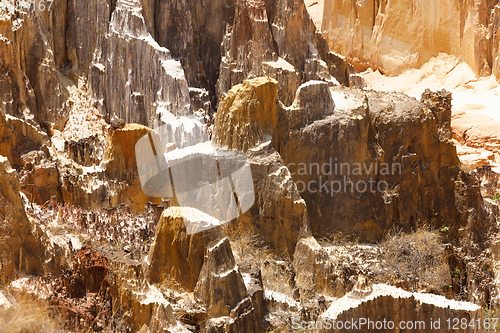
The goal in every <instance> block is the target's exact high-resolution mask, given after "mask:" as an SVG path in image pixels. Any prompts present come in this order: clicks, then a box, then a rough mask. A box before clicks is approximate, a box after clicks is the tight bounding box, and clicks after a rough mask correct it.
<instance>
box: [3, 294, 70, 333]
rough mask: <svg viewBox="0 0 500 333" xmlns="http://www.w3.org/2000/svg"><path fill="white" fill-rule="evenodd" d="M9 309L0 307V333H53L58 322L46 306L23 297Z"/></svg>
mask: <svg viewBox="0 0 500 333" xmlns="http://www.w3.org/2000/svg"><path fill="white" fill-rule="evenodd" d="M12 303H13V305H12V306H11V307H9V308H2V307H0V323H2V324H1V325H0V333H18V332H19V333H21V332H22V333H38V332H55V331H56V330H57V329H58V328H60V320H59V319H58V318H57V317H56V315H54V311H52V310H51V308H50V307H49V306H47V305H46V304H43V303H40V302H38V301H34V300H32V299H29V298H27V297H23V298H21V299H19V300H18V301H15V300H14V301H13V302H12Z"/></svg>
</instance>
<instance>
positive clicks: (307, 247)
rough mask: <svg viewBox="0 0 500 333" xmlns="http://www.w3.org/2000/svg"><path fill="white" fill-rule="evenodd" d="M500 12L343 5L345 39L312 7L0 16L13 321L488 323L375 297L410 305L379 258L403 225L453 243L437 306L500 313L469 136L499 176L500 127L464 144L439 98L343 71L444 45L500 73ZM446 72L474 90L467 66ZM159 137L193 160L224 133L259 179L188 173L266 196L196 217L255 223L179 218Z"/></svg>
mask: <svg viewBox="0 0 500 333" xmlns="http://www.w3.org/2000/svg"><path fill="white" fill-rule="evenodd" d="M494 2H495V1H485V0H468V1H465V2H460V3H458V2H457V1H455V0H449V1H448V2H447V1H444V3H439V4H437V3H436V4H430V5H428V4H426V3H424V2H422V1H420V2H417V3H413V6H414V10H413V11H410V13H412V14H411V15H410V14H408V13H407V12H408V11H407V10H406V7H405V5H406V2H404V1H402V0H397V1H391V2H387V1H371V0H367V1H357V2H356V3H355V4H354V3H350V2H347V1H343V2H342V1H337V0H331V1H327V2H326V5H325V8H326V12H325V18H324V27H326V28H325V29H326V30H327V31H326V36H327V39H325V37H324V36H323V35H322V33H320V32H318V31H317V29H316V28H315V25H314V23H313V20H311V18H310V15H309V13H308V11H307V8H306V5H305V3H304V1H303V0H275V1H271V0H214V1H196V0H175V1H163V0H116V1H114V0H113V1H109V0H96V1H91V2H85V1H82V0H61V1H59V2H57V3H54V4H53V10H51V11H49V10H41V8H40V7H38V8H37V9H36V10H33V9H32V8H31V9H28V8H17V9H16V8H13V7H8V8H6V9H3V8H0V155H1V156H4V157H0V183H1V185H2V186H1V188H0V238H2V242H0V266H1V267H2V269H1V271H2V274H1V276H0V283H1V284H2V285H1V286H0V287H2V293H0V304H6V305H4V306H2V305H0V318H4V316H5V315H6V314H5V313H3V311H4V309H3V308H4V307H8V306H9V304H10V303H12V306H13V307H16V306H17V305H16V302H14V300H17V299H18V298H21V297H24V296H28V297H30V299H35V300H37V301H42V302H46V303H48V305H49V306H51V307H56V308H59V309H62V310H61V314H62V315H63V317H64V318H63V319H62V320H61V325H62V327H61V330H69V331H76V332H79V331H103V332H104V331H105V332H108V331H109V332H112V331H113V332H114V331H116V332H118V331H120V332H121V331H131V332H162V331H169V332H187V331H191V332H235V333H236V332H262V331H267V330H268V329H275V328H277V329H281V328H283V326H290V322H291V319H292V318H296V317H297V316H298V317H299V318H300V319H301V320H308V321H312V322H316V323H322V322H325V320H326V319H328V318H343V317H342V316H351V317H353V316H354V317H356V316H368V315H369V316H372V318H371V319H372V320H375V319H376V318H378V317H377V316H376V315H375V314H374V309H377V310H378V308H379V307H381V308H382V310H381V311H379V314H382V313H383V314H385V315H386V316H387V318H392V317H390V316H391V315H392V316H396V317H397V316H399V317H398V318H405V319H419V318H422V317H424V314H428V313H431V314H432V315H433V316H440V317H441V319H442V322H443V320H445V318H446V316H448V317H449V316H451V315H453V316H458V315H463V316H468V318H471V319H482V317H480V314H479V313H478V310H477V308H476V307H475V306H472V305H471V304H470V303H467V304H463V303H457V302H454V301H445V300H443V299H437V298H436V297H437V296H436V297H435V295H434V296H431V295H427V294H425V295H421V294H409V293H406V292H404V291H401V290H399V289H395V288H394V287H389V286H386V285H381V284H377V283H378V282H383V283H386V284H392V285H396V286H402V287H403V288H407V286H406V285H405V283H404V282H405V281H402V280H401V278H400V277H399V276H398V275H397V274H396V273H393V272H392V271H391V272H388V270H387V265H386V264H385V263H384V261H383V251H385V250H384V249H385V248H384V247H381V246H377V245H376V244H377V243H379V242H381V241H382V240H383V239H384V237H387V235H388V232H389V231H390V230H393V229H398V230H399V229H401V230H403V231H405V232H407V231H408V232H409V231H411V230H413V229H418V228H420V227H422V226H429V227H430V228H436V229H437V230H439V231H434V232H436V233H439V234H440V235H441V238H442V239H441V238H440V241H441V240H442V242H443V243H446V244H448V245H446V246H444V244H440V245H439V246H436V248H438V249H442V248H446V254H447V255H448V257H449V262H448V264H447V265H448V266H449V270H450V271H449V272H448V271H447V270H448V268H446V267H448V266H446V265H443V267H444V266H446V267H445V268H446V269H445V270H446V272H444V273H443V274H444V275H446V277H447V279H445V280H446V282H448V281H451V282H450V285H449V286H447V287H446V288H444V289H443V288H442V286H441V285H437V286H434V289H432V290H430V288H429V290H426V291H427V292H433V293H437V294H446V295H448V296H449V297H457V298H458V297H460V298H461V299H464V300H469V301H472V302H474V303H476V304H478V305H480V306H482V307H485V306H487V305H491V306H495V305H497V304H498V299H499V298H500V296H499V295H500V290H499V288H498V281H499V280H500V278H499V276H500V275H499V273H498V272H500V269H498V266H499V264H498V261H499V259H498V255H497V254H498V249H497V247H498V246H497V243H498V238H499V236H498V235H499V230H498V226H497V225H496V223H495V222H496V220H495V218H494V217H495V216H498V214H499V208H498V202H497V201H498V197H495V196H496V195H497V193H496V192H498V184H497V183H498V177H496V176H495V175H493V174H492V173H491V172H492V170H493V168H488V167H487V166H485V167H483V168H482V169H480V170H476V171H474V172H469V170H468V169H467V168H463V167H462V166H461V165H460V162H459V159H458V157H457V151H456V149H455V147H454V141H453V139H455V140H459V141H460V142H462V143H465V144H469V145H470V146H475V147H473V148H478V147H482V148H485V146H486V148H488V149H490V150H491V155H488V156H486V157H485V158H484V161H483V162H484V163H488V162H487V161H490V160H492V159H495V158H497V157H496V155H495V152H496V150H498V149H497V148H498V147H497V146H498V145H499V142H497V141H498V140H497V139H498V137H497V135H496V132H495V127H494V125H493V124H490V128H489V130H488V131H489V132H487V133H490V134H489V138H488V140H485V138H484V136H483V137H481V136H480V135H477V134H476V132H477V130H476V129H475V128H474V127H470V126H468V125H463V126H462V127H460V126H457V127H456V129H455V131H454V132H453V133H452V131H451V128H450V123H451V121H452V97H453V96H452V95H450V93H448V92H447V91H445V90H441V89H442V87H441V86H439V88H436V87H432V90H433V91H436V90H438V91H437V92H433V91H431V90H428V91H425V92H424V90H422V91H420V92H419V93H418V94H416V95H414V97H418V99H416V98H412V97H409V96H407V95H404V94H402V93H395V92H377V91H373V90H369V89H367V88H366V87H369V85H367V84H366V82H365V81H364V77H368V76H367V75H370V73H371V74H373V75H372V76H373V77H375V74H374V72H373V71H372V72H368V74H366V73H365V74H363V76H361V75H355V74H354V72H353V71H354V68H353V66H352V65H351V64H349V63H348V62H347V59H349V60H352V61H353V62H354V64H355V65H357V66H358V69H359V68H360V67H362V66H367V65H368V64H367V63H368V62H370V65H372V66H374V67H378V68H381V69H383V70H385V71H386V72H391V73H398V71H400V70H402V69H403V68H406V67H407V66H417V65H418V64H420V63H421V62H422V61H425V59H428V57H430V56H431V55H433V54H434V53H435V52H440V51H443V50H444V51H446V52H449V53H454V54H457V55H459V56H461V57H463V58H464V60H466V61H467V62H468V63H469V64H470V65H471V67H472V68H473V69H474V71H475V72H476V73H479V74H487V73H490V72H492V73H494V74H495V75H497V72H498V68H497V67H499V65H498V59H496V53H497V49H498V47H496V46H495V45H496V44H498V40H497V39H498V38H497V36H496V35H497V31H496V30H498V27H497V25H498V24H497V21H498V17H497V16H498V13H500V11H499V9H498V8H499V7H498V5H495V4H494ZM37 3H38V2H37ZM309 3H310V2H309ZM312 5H314V4H312ZM0 7H1V5H0ZM445 9H449V10H445ZM332 11H334V14H333V15H332ZM445 12H446V14H445ZM430 14H432V15H430ZM438 23H439V24H438ZM407 26H408V27H409V29H410V30H408V29H404V28H405V27H407ZM421 26H423V27H425V29H419V28H418V27H421ZM409 32H410V33H409ZM409 36H410V37H411V39H410V37H409ZM415 36H416V38H415ZM443 36H446V37H443ZM448 37H449V38H448ZM327 40H328V41H327ZM459 44H460V45H459ZM335 50H336V51H339V52H343V53H344V55H345V56H346V57H344V56H342V55H339V54H337V53H334V52H332V51H335ZM448 65H451V68H448V69H447V70H446V72H447V73H451V74H450V78H451V79H456V77H457V76H459V75H458V74H457V73H461V72H460V71H458V72H454V69H453V68H454V67H455V65H456V66H459V65H460V64H457V63H455V62H449V63H448ZM436 68H438V67H432V66H430V67H429V68H428V72H430V73H431V74H432V72H433V71H434V70H435V69H436ZM439 68H441V67H439ZM450 70H451V71H450ZM469 72H470V73H469ZM469 72H467V73H469V74H467V75H466V77H464V78H462V79H461V81H460V82H462V84H463V85H467V84H468V82H469V81H468V80H469V78H470V77H473V76H474V75H473V74H471V73H472V71H469ZM447 75H448V74H447ZM471 75H472V76H471ZM420 79H421V80H420V81H423V82H424V83H425V82H427V81H425V78H420ZM490 79H492V78H490ZM420 81H419V82H420ZM493 81H494V79H493ZM372 82H373V80H372ZM476 84H477V85H481V84H482V85H484V86H488V87H490V86H491V87H492V86H493V85H492V84H491V80H490V81H486V80H485V81H477V82H476V81H475V82H474V87H475V85H476ZM347 86H351V88H348V87H347ZM354 87H356V88H354ZM455 87H456V86H455ZM474 87H473V88H474ZM457 89H458V88H457ZM471 89H472V88H471ZM422 92H424V93H423V94H422ZM462 104H463V103H462ZM214 112H216V114H215V115H214ZM180 116H183V117H184V116H185V117H186V118H178V117H180ZM186 119H187V120H186ZM192 119H196V121H191V120H192ZM202 119H204V120H205V122H204V123H203V122H202V121H201V120H202ZM456 119H459V117H458V118H457V117H455V114H453V120H456ZM184 120H186V121H184ZM482 122H484V123H486V122H487V120H485V119H484V120H482ZM457 124H458V125H460V124H459V123H457ZM163 125H165V127H163V129H165V128H170V129H172V128H174V129H175V131H174V132H173V133H172V135H171V136H170V137H168V138H167V139H168V140H170V139H172V140H173V138H174V137H175V139H178V138H180V141H182V142H181V144H180V145H179V146H182V147H177V148H185V146H186V145H190V144H192V143H197V142H198V141H200V140H202V141H206V140H208V138H209V137H210V136H211V138H212V140H213V141H212V142H213V143H214V144H216V145H218V146H220V147H221V148H222V149H229V150H235V151H237V154H238V157H241V160H245V163H246V162H248V164H247V165H248V166H249V169H250V171H251V174H252V178H251V179H250V176H248V177H243V176H241V177H240V175H237V176H234V177H233V178H229V177H223V175H222V174H223V173H224V172H223V171H225V170H226V166H225V165H224V163H221V161H223V160H222V159H218V160H216V161H215V162H216V163H213V164H212V168H211V171H213V172H212V173H211V174H210V177H212V176H213V177H212V178H210V179H208V178H209V177H208V176H207V177H205V176H204V175H205V174H206V173H205V172H203V171H206V170H203V168H205V167H206V166H207V165H206V164H205V165H201V164H196V163H189V162H190V161H191V160H190V158H191V157H193V156H194V155H195V154H191V152H192V151H191V152H190V153H186V154H185V155H183V157H182V158H183V159H184V160H183V162H186V164H182V165H181V164H179V165H181V166H180V167H179V169H180V170H176V171H178V172H179V173H182V174H183V175H186V174H189V175H193V174H197V173H199V174H200V175H203V176H202V177H200V178H199V179H198V180H199V181H200V183H201V182H203V183H204V184H205V183H207V184H213V183H217V182H218V181H219V180H220V179H224V181H228V182H230V183H231V182H232V183H231V186H232V188H233V189H235V187H238V185H240V184H241V182H242V181H244V182H245V184H244V185H245V186H247V187H248V188H251V187H252V186H253V189H252V191H251V192H249V193H251V195H248V194H247V195H246V196H244V197H240V196H239V194H240V193H238V191H236V190H234V191H233V192H234V193H233V192H231V193H229V195H228V196H224V195H223V194H226V193H222V192H224V191H219V192H217V193H211V194H207V192H206V191H204V190H200V191H198V188H196V189H195V190H194V191H192V192H191V193H190V194H189V195H191V194H192V197H193V198H195V199H196V200H195V201H196V203H190V204H189V205H190V206H196V205H198V204H199V205H200V206H199V207H201V206H203V207H205V206H210V205H212V204H214V205H217V209H219V208H221V207H222V205H223V204H225V203H227V202H230V204H229V206H230V208H231V209H232V210H233V211H234V214H235V215H231V218H232V217H233V216H236V214H238V217H237V218H234V219H233V220H232V221H226V220H224V221H223V217H221V218H220V219H217V218H215V217H213V216H209V215H208V214H207V213H204V212H202V211H201V210H198V209H196V208H194V207H178V206H179V204H180V203H184V204H185V205H187V204H188V203H189V201H186V200H184V201H183V200H182V198H181V199H178V200H176V198H179V193H183V192H182V191H180V190H179V189H180V188H181V187H182V186H179V187H177V188H174V190H179V191H177V193H176V196H175V197H174V195H173V191H172V197H170V195H166V194H163V193H162V194H161V195H157V196H158V197H152V196H151V195H154V194H152V193H146V192H148V189H147V188H146V187H145V188H142V187H141V180H144V177H142V178H140V177H141V174H140V172H139V171H141V170H143V169H141V167H140V166H139V167H138V162H144V163H143V164H147V163H148V162H149V161H150V160H149V159H147V158H144V156H143V155H141V154H140V152H141V149H139V153H138V152H137V151H136V144H137V142H138V140H140V139H141V138H143V137H145V138H146V139H147V138H148V136H149V135H150V137H151V138H153V141H155V140H156V139H160V140H158V141H161V142H164V141H168V140H167V139H165V140H162V139H164V138H158V137H157V135H159V134H163V131H162V130H161V129H158V128H159V127H160V126H163ZM483 127H484V128H486V126H483ZM483 133H486V132H483ZM453 135H454V137H453ZM172 140H170V143H172ZM146 141H147V142H146V143H147V144H149V143H150V142H149V141H148V140H146ZM208 144H210V142H206V146H199V147H207V146H208ZM476 146H477V147H476ZM495 147H496V148H495ZM139 148H141V147H139ZM148 148H149V146H148ZM171 148H172V149H173V145H172V144H171V145H170V146H168V147H166V148H165V149H163V150H160V151H156V148H155V149H154V151H153V152H152V154H151V156H153V155H157V154H158V153H163V151H170V149H171ZM478 149H479V148H478ZM494 149H496V150H495V151H493V150H494ZM150 150H152V149H150ZM188 151H189V150H188ZM225 152H228V150H225ZM151 160H152V159H151ZM205 162H206V161H205V160H203V161H202V163H205ZM212 162H214V161H212ZM237 162H238V163H239V162H240V160H238V161H237ZM481 163H482V162H481ZM140 164H141V163H139V165H140ZM477 164H480V163H479V162H478V163H477ZM154 166H156V164H155V165H154ZM154 166H153V167H151V169H154ZM148 167H149V166H146V168H148ZM490 171H491V172H490ZM217 175H218V176H219V178H217ZM206 178H207V179H206ZM155 179H156V178H153V177H150V178H148V180H149V181H151V183H152V184H155ZM242 179H243V180H242ZM189 180H192V179H189ZM235 183H236V184H235ZM481 184H482V185H481ZM480 186H483V189H482V192H481V189H480ZM190 190H193V189H192V188H190ZM235 193H236V195H235ZM485 193H487V198H486V199H485V200H483V198H482V197H481V195H482V194H483V195H484V194H485ZM160 196H163V197H160ZM221 198H222V199H221ZM495 198H496V199H495ZM219 199H221V200H219ZM244 201H245V203H243V202H244ZM250 203H251V204H252V206H251V207H250ZM242 206H244V208H245V209H243V208H242ZM238 208H240V209H239V210H238ZM219 210H220V211H223V210H224V207H222V208H221V209H219ZM222 222H228V223H227V224H224V226H221V224H222ZM200 230H203V231H200ZM197 231H200V232H197ZM153 235H154V237H153ZM339 235H340V236H342V235H346V237H348V238H349V239H355V240H357V241H358V242H359V243H360V244H355V245H353V244H345V243H342V242H340V243H335V239H336V238H337V237H340V236H339ZM436 237H437V236H436ZM437 238H439V237H437ZM367 243H370V244H367ZM371 243H375V245H374V244H371ZM492 253H493V257H491V254H492ZM441 254H442V253H441ZM443 256H444V254H443ZM384 265H385V266H384ZM23 274H33V276H25V277H21V276H22V275H23ZM357 276H359V279H358V283H357V285H356V286H354V284H355V281H356V277H357ZM365 277H366V278H365ZM367 279H374V280H373V281H374V285H371V284H370V283H369V282H368V280H367ZM4 284H5V285H4ZM424 287H425V286H424ZM353 288H354V290H353V291H352V292H351V293H349V294H348V295H347V296H345V297H344V298H341V299H338V300H335V299H334V298H333V297H341V296H344V295H345V294H346V293H348V292H349V291H350V290H352V289H353ZM3 294H5V297H6V298H7V299H8V300H9V301H10V303H9V302H6V301H5V300H3V298H2V296H1V295H3ZM394 295H396V297H399V296H400V298H399V299H397V298H396V297H393V296H394ZM11 300H12V301H11ZM436 300H437V301H436ZM332 304H333V305H332ZM339 304H340V305H339ZM442 304H445V305H449V306H450V308H449V310H445V309H443V308H442V307H441V305H442ZM330 305H331V307H330ZM347 305H349V306H347ZM342 306H343V307H344V308H345V311H343V312H339V311H337V312H335V311H336V310H335V309H337V310H338V309H344V308H342ZM328 307H330V310H328V311H326V312H325V313H324V314H323V315H322V316H321V317H319V318H320V320H319V321H316V319H318V316H319V315H320V314H321V313H322V312H324V311H325V310H326V309H327V308H328ZM396 307H402V308H403V309H404V310H405V311H404V312H397V311H394V309H395V308H396ZM419 309H420V310H419ZM413 310H415V311H413ZM400 313H403V314H402V315H399V314H400ZM395 319H396V318H395Z"/></svg>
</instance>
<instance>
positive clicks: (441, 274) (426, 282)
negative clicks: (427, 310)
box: [382, 229, 450, 291]
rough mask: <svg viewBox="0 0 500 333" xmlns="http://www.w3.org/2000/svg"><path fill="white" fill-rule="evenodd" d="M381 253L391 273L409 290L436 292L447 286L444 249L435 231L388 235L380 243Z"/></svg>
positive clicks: (419, 230)
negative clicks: (404, 283) (409, 287)
mask: <svg viewBox="0 0 500 333" xmlns="http://www.w3.org/2000/svg"><path fill="white" fill-rule="evenodd" d="M382 251H383V256H384V259H385V262H386V264H387V266H388V268H389V270H390V271H391V273H392V274H394V275H396V276H397V277H398V278H400V279H402V280H404V281H406V282H408V283H409V284H410V286H411V288H412V290H413V291H418V290H419V289H421V288H426V289H432V290H436V291H438V290H442V289H443V287H445V286H446V285H449V284H450V268H449V266H448V264H447V261H446V255H445V247H444V245H443V244H442V243H441V237H440V235H439V233H438V231H437V230H432V231H430V230H426V229H418V230H417V231H415V232H412V233H410V234H404V233H402V232H392V233H391V234H390V235H389V236H388V237H387V239H386V240H385V241H384V242H383V243H382Z"/></svg>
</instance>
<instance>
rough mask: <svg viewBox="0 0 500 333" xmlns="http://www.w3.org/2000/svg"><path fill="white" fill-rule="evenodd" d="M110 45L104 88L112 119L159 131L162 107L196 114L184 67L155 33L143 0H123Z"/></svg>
mask: <svg viewBox="0 0 500 333" xmlns="http://www.w3.org/2000/svg"><path fill="white" fill-rule="evenodd" d="M106 43H107V45H106V54H105V62H104V63H103V64H102V65H103V66H104V78H105V79H104V80H103V83H102V84H103V85H104V88H103V91H104V96H105V104H106V109H107V113H108V115H109V116H110V117H113V116H115V115H116V116H117V117H119V118H122V119H124V120H125V121H126V122H127V123H131V122H135V123H140V124H143V125H147V126H149V127H155V126H158V125H159V124H160V123H159V121H160V118H161V111H160V110H157V108H163V109H165V110H166V111H169V112H171V113H173V114H175V115H185V114H187V113H189V112H190V106H189V90H188V85H187V82H186V79H185V77H184V72H183V69H182V66H181V64H180V63H179V62H178V61H176V60H174V59H173V58H172V56H171V55H170V51H169V50H167V49H166V48H163V47H161V46H159V45H158V43H157V42H156V41H155V40H154V39H153V37H152V36H151V35H150V34H149V32H148V29H147V26H146V23H145V21H144V17H143V16H142V13H141V4H140V2H139V1H121V0H119V1H117V3H116V8H115V9H114V11H113V13H112V15H111V21H110V23H109V36H108V38H107V39H106ZM139 50H140V51H139ZM146 73H147V74H146ZM145 77H147V79H145ZM166 87H168V88H166ZM96 98H97V99H99V98H102V97H101V96H96Z"/></svg>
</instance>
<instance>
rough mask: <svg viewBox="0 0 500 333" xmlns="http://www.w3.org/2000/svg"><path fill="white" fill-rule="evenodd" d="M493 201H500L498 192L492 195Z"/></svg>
mask: <svg viewBox="0 0 500 333" xmlns="http://www.w3.org/2000/svg"><path fill="white" fill-rule="evenodd" d="M493 201H494V202H495V203H500V193H495V195H494V196H493Z"/></svg>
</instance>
